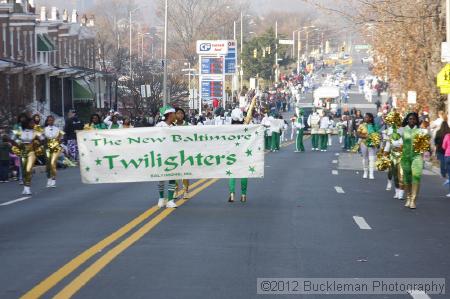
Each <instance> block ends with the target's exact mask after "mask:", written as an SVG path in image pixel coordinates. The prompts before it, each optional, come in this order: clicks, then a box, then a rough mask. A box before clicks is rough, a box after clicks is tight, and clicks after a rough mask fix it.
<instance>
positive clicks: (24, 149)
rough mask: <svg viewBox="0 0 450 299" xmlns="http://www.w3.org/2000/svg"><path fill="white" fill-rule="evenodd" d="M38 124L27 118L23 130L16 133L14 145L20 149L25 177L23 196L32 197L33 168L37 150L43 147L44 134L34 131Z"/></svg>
mask: <svg viewBox="0 0 450 299" xmlns="http://www.w3.org/2000/svg"><path fill="white" fill-rule="evenodd" d="M35 125H36V123H35V121H34V120H33V119H30V118H26V119H25V121H24V122H23V123H22V130H21V131H18V132H16V133H15V136H14V137H15V140H14V141H13V143H14V145H15V146H17V147H19V148H20V156H21V158H22V167H23V170H22V172H23V175H24V188H23V192H22V194H24V195H31V194H32V192H31V180H32V176H33V167H34V164H35V163H36V149H37V148H38V147H40V146H41V144H40V140H41V139H42V134H41V133H39V132H38V131H36V130H34V127H35Z"/></svg>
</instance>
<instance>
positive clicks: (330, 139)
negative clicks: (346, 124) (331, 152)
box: [327, 115, 335, 146]
mask: <svg viewBox="0 0 450 299" xmlns="http://www.w3.org/2000/svg"><path fill="white" fill-rule="evenodd" d="M328 119H329V121H330V124H329V126H328V129H327V134H328V136H327V138H328V146H332V145H333V130H334V126H335V123H334V120H333V117H332V116H331V115H329V116H328Z"/></svg>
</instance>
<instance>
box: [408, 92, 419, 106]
mask: <svg viewBox="0 0 450 299" xmlns="http://www.w3.org/2000/svg"><path fill="white" fill-rule="evenodd" d="M408 104H409V105H415V104H417V92H416V91H413V90H410V91H408Z"/></svg>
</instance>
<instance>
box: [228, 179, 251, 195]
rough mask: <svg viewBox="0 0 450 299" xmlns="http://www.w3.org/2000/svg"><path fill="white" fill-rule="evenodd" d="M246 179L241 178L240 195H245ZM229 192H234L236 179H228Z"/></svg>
mask: <svg viewBox="0 0 450 299" xmlns="http://www.w3.org/2000/svg"><path fill="white" fill-rule="evenodd" d="M247 186H248V179H246V178H242V179H241V195H247ZM228 187H229V190H230V193H236V179H230V180H229V182H228Z"/></svg>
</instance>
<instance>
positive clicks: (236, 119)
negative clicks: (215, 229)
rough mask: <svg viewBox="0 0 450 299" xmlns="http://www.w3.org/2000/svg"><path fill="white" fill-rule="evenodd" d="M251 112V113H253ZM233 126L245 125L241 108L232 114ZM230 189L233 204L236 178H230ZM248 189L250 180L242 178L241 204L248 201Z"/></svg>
mask: <svg viewBox="0 0 450 299" xmlns="http://www.w3.org/2000/svg"><path fill="white" fill-rule="evenodd" d="M251 112H252V111H250V112H249V113H251ZM231 124H232V125H242V124H244V114H243V113H242V111H241V110H240V109H239V108H236V109H234V110H233V111H232V112H231ZM228 187H229V191H230V197H229V198H228V202H230V203H233V202H234V198H235V194H236V178H230V180H229V182H228ZM247 188H248V178H241V202H242V203H244V202H246V201H247Z"/></svg>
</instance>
